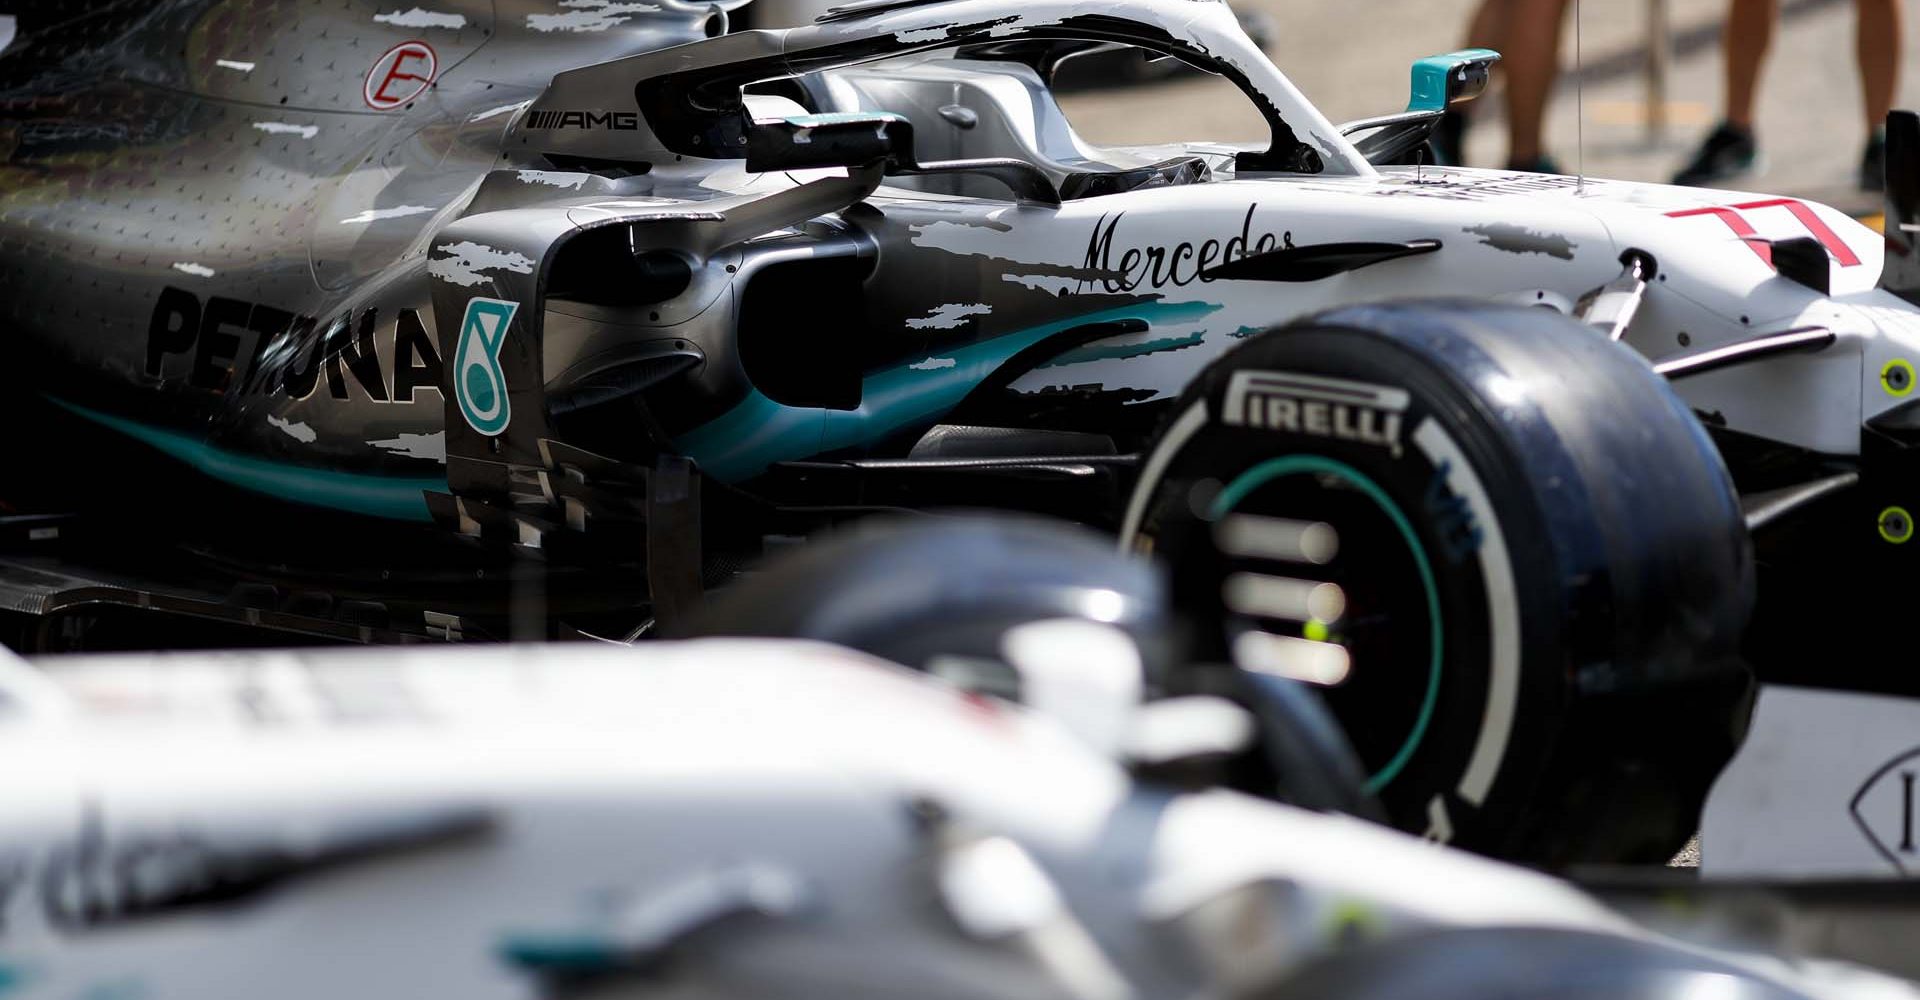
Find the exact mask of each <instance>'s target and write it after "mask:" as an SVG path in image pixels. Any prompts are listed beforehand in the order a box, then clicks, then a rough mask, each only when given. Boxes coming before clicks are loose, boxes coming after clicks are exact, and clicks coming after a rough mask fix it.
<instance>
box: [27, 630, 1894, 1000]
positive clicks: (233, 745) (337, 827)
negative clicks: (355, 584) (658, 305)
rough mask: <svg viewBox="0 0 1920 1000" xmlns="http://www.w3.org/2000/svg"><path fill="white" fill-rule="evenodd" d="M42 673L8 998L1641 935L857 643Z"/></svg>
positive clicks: (1098, 978) (146, 663) (1217, 983)
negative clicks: (1460, 938)
mask: <svg viewBox="0 0 1920 1000" xmlns="http://www.w3.org/2000/svg"><path fill="white" fill-rule="evenodd" d="M40 666H41V667H43V668H44V673H42V672H39V671H37V670H36V668H35V667H30V666H28V665H26V664H24V663H22V662H19V661H15V660H10V659H9V660H6V661H0V759H4V760H6V761H8V762H9V765H10V766H9V767H8V769H7V777H8V780H7V782H6V785H5V790H4V792H0V986H4V987H5V988H6V989H7V990H8V991H9V993H8V995H9V996H22V997H42V996H45V997H55V996H102V995H107V993H109V992H110V993H112V994H113V995H122V994H123V993H124V995H130V996H131V995H138V996H140V997H144V998H152V1000H162V998H169V997H192V998H214V997H241V996H250V997H257V996H265V995H271V996H275V997H281V998H299V997H315V998H323V997H324V998H328V1000H333V998H337V997H341V996H356V997H378V996H393V997H410V998H427V997H456V996H457V997H462V998H482V997H522V996H533V995H540V994H541V993H543V992H549V991H548V990H547V989H546V987H548V986H551V985H552V983H553V980H552V979H551V975H552V973H553V971H554V969H556V968H563V969H564V968H572V969H574V970H576V971H578V970H582V969H588V968H595V969H602V970H607V969H611V970H614V974H613V975H611V977H610V978H606V979H604V980H601V981H600V982H602V983H603V985H605V986H606V987H607V988H608V990H609V993H610V994H621V995H625V994H634V993H650V994H655V995H687V994H688V993H692V992H697V993H699V995H703V996H743V997H746V996H751V997H772V996H856V995H858V996H873V995H879V994H882V993H893V994H898V995H912V996H916V997H989V996H993V997H1007V996H1034V997H1044V996H1078V997H1122V996H1169V997H1172V996H1179V997H1191V996H1205V995H1220V994H1221V993H1223V992H1225V991H1228V990H1229V989H1230V988H1232V987H1235V986H1238V985H1245V984H1247V983H1248V982H1250V981H1257V980H1259V979H1262V978H1266V977H1269V976H1271V975H1272V974H1274V973H1276V972H1278V971H1281V970H1284V969H1287V968H1289V967H1291V966H1293V965H1296V964H1298V963H1299V962H1300V961H1302V960H1303V959H1305V958H1308V957H1310V956H1312V955H1314V954H1317V953H1321V952H1324V951H1326V950H1328V949H1330V948H1334V947H1337V946H1339V945H1340V944H1342V943H1343V942H1351V941H1353V940H1356V939H1359V940H1365V939H1368V938H1376V937H1381V936H1391V935H1394V934H1398V933H1402V932H1405V931H1409V930H1417V929H1421V928H1433V927H1445V926H1476V925H1478V926H1549V927H1563V928H1572V929H1584V930H1591V931H1597V932H1602V933H1623V934H1635V933H1638V932H1636V931H1634V930H1633V929H1632V928H1631V927H1630V926H1629V925H1627V924H1626V923H1625V922H1624V921H1622V920H1621V919H1620V918H1618V917H1616V916H1614V915H1613V914H1611V913H1610V912H1608V911H1606V910H1604V909H1603V908H1601V907H1600V906H1599V905H1598V904H1596V903H1594V902H1592V901H1591V900H1589V899H1588V898H1587V897H1585V896H1583V895H1581V894H1580V893H1578V892H1576V891H1574V890H1573V889H1571V888H1570V887H1568V886H1566V885H1564V884H1562V883H1560V882H1557V881H1555V880H1552V879H1549V878H1546V877H1544V876H1540V875H1535V874H1532V873H1529V872H1525V871H1522V870H1520V869H1516V868H1511V867H1507V866H1503V865H1499V864H1495V863H1493V862H1489V861H1484V860H1480V859H1478V858H1474V857H1470V856H1468V855H1465V854H1461V853H1457V852H1453V851H1450V850H1447V849H1445V848H1440V847H1436V846H1433V845H1429V844H1424V843H1421V842H1420V841H1418V840H1415V839H1413V838H1410V837H1406V836H1402V835H1400V834H1397V833H1394V832H1391V831H1388V830H1385V829H1380V828H1376V827H1372V826H1369V825H1366V824H1363V823H1360V822H1358V821H1353V820H1348V819H1343V818H1335V817H1328V816H1323V815H1317V814H1312V813H1307V812H1302V811H1300V810H1296V809H1291V808H1288V807H1285V806H1280V805H1276V804H1272V803H1268V802H1262V801H1257V800H1254V799H1250V798H1246V797H1242V796H1239V795H1235V794H1231V793H1226V792H1206V793H1199V794H1170V793H1164V792H1159V791H1155V790H1152V789H1149V788H1143V787H1140V786H1138V785H1136V784H1135V783H1134V782H1132V781H1131V780H1130V779H1129V778H1128V777H1127V776H1126V775H1125V773H1124V772H1123V771H1122V770H1121V769H1119V768H1118V767H1117V766H1115V765H1114V764H1113V763H1111V762H1110V761H1108V760H1107V759H1105V758H1103V757H1101V756H1099V755H1098V754H1096V753H1094V752H1092V751H1091V750H1089V749H1088V748H1086V746H1085V745H1084V744H1082V743H1081V742H1079V741H1077V740H1076V739H1075V738H1074V737H1073V736H1071V735H1070V734H1069V733H1067V732H1066V731H1065V730H1063V729H1061V728H1059V727H1057V726H1056V725H1055V724H1053V723H1052V722H1050V721H1049V720H1047V719H1045V718H1042V717H1039V716H1034V715H1030V714H1028V713H1024V712H1022V711H1020V710H1017V709H1014V708H1010V707H1008V706H1005V705H1003V704H1000V703H998V702H994V701H991V700H983V699H980V698H977V697H969V696H966V695H962V694H960V693H957V692H955V691H953V690H950V689H947V688H945V687H943V686H941V685H939V684H937V683H934V682H931V681H929V680H927V679H926V678H924V677H922V676H920V675H915V674H912V673H909V672H907V671H904V670H901V669H899V668H896V667H893V666H891V665H889V664H885V663H882V662H879V661H876V660H872V659H869V658H866V657H863V656H860V655H857V654H853V653H849V652H846V651H844V650H840V649H837V648H834V647H829V646H822V645H815V644H801V643H777V642H753V641H702V642H689V643H679V644H673V643H658V644H654V645H650V646H648V647H646V648H645V649H643V650H627V649H618V648H601V647H541V648H535V647H496V648H488V649H468V650H460V651H458V652H449V651H441V650H408V651H393V650H382V651H348V652H325V653H318V652H316V653H291V652H263V653H229V654H213V655H208V654H199V655H178V654H175V655H145V656H117V657H100V658H91V659H70V660H49V661H44V662H43V663H42V664H41V665H40ZM196 893H197V895H196ZM663 956H671V962H668V963H664V964H663V963H661V962H659V961H657V960H658V959H660V958H662V957H663ZM536 967H539V968H542V969H545V970H546V973H547V975H548V978H544V979H543V978H542V976H541V975H537V974H536V973H535V968H536ZM628 967H631V968H628ZM1768 967H1769V968H1772V969H1773V974H1780V968H1779V967H1777V966H1768ZM623 969H624V970H626V971H622V970H623ZM1873 982H1874V983H1875V984H1877V985H1876V988H1877V989H1890V990H1893V992H1892V993H1890V994H1887V995H1895V996H1899V995H1910V994H1904V993H1902V992H1901V990H1902V988H1901V987H1898V986H1897V985H1895V984H1892V983H1890V982H1888V981H1882V980H1873ZM1800 985H1803V986H1804V985H1806V984H1805V983H1802V984H1800ZM103 991H105V992H103ZM1816 992H1819V991H1816ZM595 995H608V994H599V993H596V994H595ZM1830 995H1859V994H1857V993H1851V992H1844V991H1843V992H1842V993H1839V994H1830Z"/></svg>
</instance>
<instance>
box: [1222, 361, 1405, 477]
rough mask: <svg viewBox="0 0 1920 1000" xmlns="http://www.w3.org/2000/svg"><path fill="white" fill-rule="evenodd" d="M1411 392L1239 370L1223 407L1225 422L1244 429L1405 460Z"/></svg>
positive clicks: (1284, 373) (1341, 381)
mask: <svg viewBox="0 0 1920 1000" xmlns="http://www.w3.org/2000/svg"><path fill="white" fill-rule="evenodd" d="M1407 400H1408V396H1407V391H1406V390H1405V389H1396V388H1393V387H1392V386H1384V385H1373V384H1370V383H1367V382H1354V381H1350V380H1348V379H1339V378H1327V377H1326V376H1323V375H1293V374H1289V373H1287V372H1263V371H1237V372H1234V373H1233V378H1232V379H1231V380H1229V381H1228V383H1227V394H1226V398H1225V399H1224V400H1223V401H1222V402H1221V404H1220V422H1221V423H1223V424H1229V425H1233V426H1239V427H1260V428H1264V429H1267V430H1274V431H1285V432H1286V433H1289V434H1304V435H1307V436H1309V437H1323V438H1332V439H1334V440H1337V441H1356V442H1359V443H1361V444H1370V445H1377V446H1379V447H1381V448H1385V449H1387V450H1388V451H1389V452H1391V453H1392V454H1393V456H1394V457H1396V458H1398V457H1399V455H1400V425H1401V420H1402V418H1403V417H1404V416H1405V414H1406V410H1407Z"/></svg>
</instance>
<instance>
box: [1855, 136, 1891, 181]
mask: <svg viewBox="0 0 1920 1000" xmlns="http://www.w3.org/2000/svg"><path fill="white" fill-rule="evenodd" d="M1886 189H1887V130H1886V129H1884V128H1877V129H1874V130H1873V134H1872V135H1870V136H1868V137H1867V148H1866V150H1865V151H1863V152H1862V153H1861V154H1860V190H1862V191H1885V190H1886Z"/></svg>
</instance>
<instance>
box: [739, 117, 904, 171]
mask: <svg viewBox="0 0 1920 1000" xmlns="http://www.w3.org/2000/svg"><path fill="white" fill-rule="evenodd" d="M896 158H904V159H906V160H907V161H909V162H911V161H912V159H913V125H912V124H911V123H909V122H908V121H907V120H906V119H905V118H902V117H900V116H899V115H895V114H887V113H884V112H864V111H863V112H852V113H847V114H830V115H789V116H787V117H784V118H762V119H759V120H757V121H755V122H754V123H753V127H752V128H750V129H748V130H747V169H748V170H751V171H754V172H756V173H758V172H762V171H768V170H805V169H810V168H813V167H864V166H867V165H869V164H872V163H876V162H879V161H882V160H894V159H896Z"/></svg>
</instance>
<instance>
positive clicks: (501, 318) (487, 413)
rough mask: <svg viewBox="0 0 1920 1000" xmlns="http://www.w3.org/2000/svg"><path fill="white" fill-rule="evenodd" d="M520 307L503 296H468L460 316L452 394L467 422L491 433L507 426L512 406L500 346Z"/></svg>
mask: <svg viewBox="0 0 1920 1000" xmlns="http://www.w3.org/2000/svg"><path fill="white" fill-rule="evenodd" d="M519 309H520V303H518V302H506V301H503V300H501V299H481V298H473V299H468V300H467V315H466V316H465V317H464V318H462V319H461V320H460V346H459V348H458V349H456V351H455V352H454V356H453V395H454V398H455V399H458V400H459V401H460V415H461V416H463V417H465V418H467V426H469V427H472V428H473V429H474V430H476V431H479V432H480V433H482V434H485V435H487V436H488V437H493V436H494V435H496V434H499V433H500V432H501V431H504V430H506V429H507V421H509V420H512V419H513V408H512V407H511V406H509V405H508V404H507V377H506V375H505V374H504V373H502V372H501V371H500V348H501V346H502V345H504V344H505V343H506V342H507V324H509V323H512V322H513V314H514V313H515V312H517V311H518V310H519Z"/></svg>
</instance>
